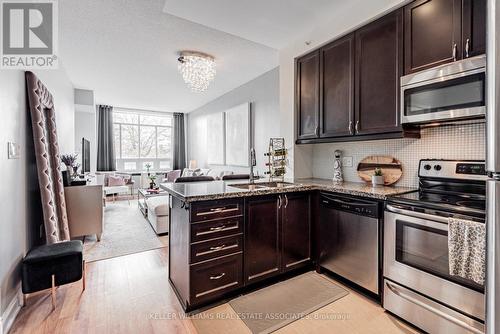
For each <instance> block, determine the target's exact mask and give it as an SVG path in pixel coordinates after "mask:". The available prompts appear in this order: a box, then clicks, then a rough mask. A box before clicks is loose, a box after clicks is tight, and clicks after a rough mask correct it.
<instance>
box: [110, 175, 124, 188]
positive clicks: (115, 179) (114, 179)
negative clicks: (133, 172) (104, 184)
mask: <svg viewBox="0 0 500 334" xmlns="http://www.w3.org/2000/svg"><path fill="white" fill-rule="evenodd" d="M124 185H125V180H124V179H123V177H121V176H113V175H110V176H108V187H118V186H124Z"/></svg>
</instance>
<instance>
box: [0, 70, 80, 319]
mask: <svg viewBox="0 0 500 334" xmlns="http://www.w3.org/2000/svg"><path fill="white" fill-rule="evenodd" d="M35 73H36V74H37V75H38V77H39V78H40V79H41V80H42V81H43V82H44V83H45V85H46V86H47V87H48V88H49V90H50V92H51V93H52V94H53V96H54V100H55V108H56V122H57V132H58V137H59V146H60V151H61V152H72V151H73V149H74V102H73V86H72V84H71V82H70V81H69V79H68V77H67V76H66V72H65V71H64V69H62V68H61V69H59V70H45V71H36V72H35ZM0 110H1V113H2V116H1V117H2V120H1V122H0V138H1V143H0V158H1V159H2V162H1V164H0V175H1V176H2V191H1V192H0V196H1V198H0V205H1V209H0V212H2V219H1V223H0V301H1V302H0V315H4V316H5V312H6V309H7V306H8V305H9V304H10V303H11V301H12V300H13V298H15V296H16V292H17V289H18V287H19V279H20V268H19V267H20V266H19V264H20V261H21V259H22V257H23V256H24V255H25V253H26V251H27V250H28V249H29V247H30V245H31V243H32V242H33V240H34V238H35V237H34V236H33V235H30V231H33V230H36V229H37V228H36V225H37V224H40V223H41V222H42V218H41V212H37V210H39V201H40V199H39V196H40V194H39V192H38V184H37V182H36V181H35V180H36V177H34V175H36V166H35V165H34V162H35V161H34V152H33V147H32V145H33V143H32V142H31V141H32V138H31V137H30V136H29V131H31V129H30V128H29V124H30V123H29V122H31V120H30V118H29V111H28V109H27V105H26V85H25V79H24V72H23V71H17V70H0ZM7 142H16V143H18V144H20V146H21V155H20V158H19V159H15V160H8V159H7ZM37 201H38V202H37ZM37 203H38V204H37ZM3 321H5V319H3Z"/></svg>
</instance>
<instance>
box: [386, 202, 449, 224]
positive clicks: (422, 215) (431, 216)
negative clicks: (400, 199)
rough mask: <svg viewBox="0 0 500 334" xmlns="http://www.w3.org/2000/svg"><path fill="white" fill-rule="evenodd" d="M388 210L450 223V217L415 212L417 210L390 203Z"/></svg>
mask: <svg viewBox="0 0 500 334" xmlns="http://www.w3.org/2000/svg"><path fill="white" fill-rule="evenodd" d="M386 208H387V210H389V211H391V212H394V213H399V214H402V215H405V216H410V217H415V218H421V219H428V220H433V221H436V222H439V223H444V224H448V218H445V217H440V216H434V215H429V214H427V213H421V212H415V211H410V210H403V209H399V208H396V207H395V206H392V205H390V204H387V205H386Z"/></svg>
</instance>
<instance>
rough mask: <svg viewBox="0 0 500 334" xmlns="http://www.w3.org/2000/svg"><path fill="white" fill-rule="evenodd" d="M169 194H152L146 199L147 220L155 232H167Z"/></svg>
mask: <svg viewBox="0 0 500 334" xmlns="http://www.w3.org/2000/svg"><path fill="white" fill-rule="evenodd" d="M169 202H170V195H164V196H153V197H149V198H147V199H146V205H147V207H148V221H149V224H151V227H152V228H153V230H154V231H155V232H156V234H165V233H168V223H169V216H170V203H169Z"/></svg>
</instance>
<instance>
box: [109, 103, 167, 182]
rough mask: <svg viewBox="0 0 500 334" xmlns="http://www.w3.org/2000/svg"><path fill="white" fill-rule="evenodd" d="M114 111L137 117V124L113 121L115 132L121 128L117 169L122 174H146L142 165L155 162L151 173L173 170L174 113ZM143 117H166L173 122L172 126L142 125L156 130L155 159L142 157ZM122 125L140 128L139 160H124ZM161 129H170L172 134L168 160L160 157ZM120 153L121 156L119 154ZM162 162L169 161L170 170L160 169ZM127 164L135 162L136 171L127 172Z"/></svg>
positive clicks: (132, 110) (123, 109)
mask: <svg viewBox="0 0 500 334" xmlns="http://www.w3.org/2000/svg"><path fill="white" fill-rule="evenodd" d="M114 111H115V112H117V113H129V114H134V115H137V116H138V117H137V123H126V122H115V121H114V120H113V131H114V127H115V125H118V126H119V135H118V137H119V140H118V141H119V147H120V152H115V154H116V157H115V159H116V169H117V170H118V171H121V172H131V173H133V172H136V173H137V172H144V171H146V170H145V169H143V167H142V165H143V163H144V162H149V161H152V162H153V166H152V167H151V169H150V170H151V172H168V171H170V170H172V165H173V160H174V159H173V158H174V157H173V151H174V149H173V148H174V142H173V141H174V127H173V121H174V120H173V114H172V113H166V112H154V111H144V110H135V109H125V108H114ZM141 115H151V116H160V117H162V116H164V117H170V118H171V122H170V124H171V125H170V126H168V125H152V124H142V126H143V127H154V128H155V145H156V152H155V157H154V158H151V157H148V158H142V157H141V117H140V116H141ZM122 125H133V126H137V127H138V136H139V138H138V158H122ZM159 128H165V129H170V134H171V139H170V143H171V149H170V156H169V157H167V158H159V157H158V129H159ZM118 153H119V154H118ZM160 161H169V162H170V168H168V169H160ZM126 162H135V163H136V169H134V170H125V168H124V164H125V163H126Z"/></svg>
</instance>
